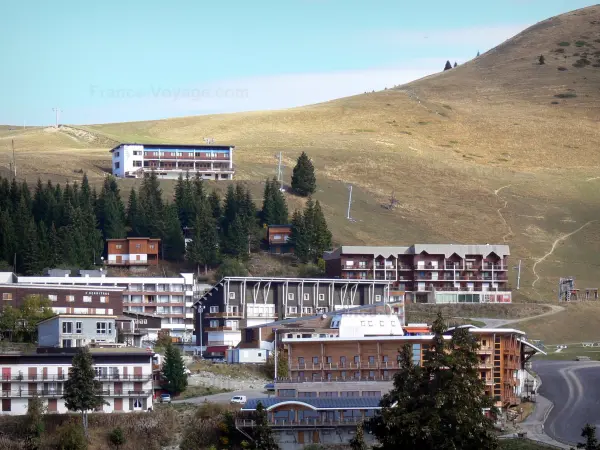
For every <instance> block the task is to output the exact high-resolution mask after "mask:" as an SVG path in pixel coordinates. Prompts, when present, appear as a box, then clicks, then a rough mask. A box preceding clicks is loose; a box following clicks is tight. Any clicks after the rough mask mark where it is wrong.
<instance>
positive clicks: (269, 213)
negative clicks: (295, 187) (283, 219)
mask: <svg viewBox="0 0 600 450" xmlns="http://www.w3.org/2000/svg"><path fill="white" fill-rule="evenodd" d="M273 216H274V202H273V184H272V183H271V180H269V179H268V178H267V181H266V183H265V190H264V193H263V206H262V209H261V211H260V218H261V221H262V223H264V224H266V225H273V224H275V222H274V219H273Z"/></svg>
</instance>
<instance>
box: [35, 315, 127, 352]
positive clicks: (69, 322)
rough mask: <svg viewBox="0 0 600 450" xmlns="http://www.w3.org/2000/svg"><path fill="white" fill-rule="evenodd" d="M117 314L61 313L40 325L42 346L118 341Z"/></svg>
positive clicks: (39, 342) (81, 344) (61, 346)
mask: <svg viewBox="0 0 600 450" xmlns="http://www.w3.org/2000/svg"><path fill="white" fill-rule="evenodd" d="M115 319H116V316H98V315H85V314H82V315H72V314H59V315H57V316H54V317H50V318H49V319H46V320H43V321H41V322H40V323H39V324H38V326H37V329H38V344H39V346H40V347H58V348H69V347H84V346H87V345H90V344H95V343H108V344H111V343H112V344H114V343H116V342H117V331H116V323H115Z"/></svg>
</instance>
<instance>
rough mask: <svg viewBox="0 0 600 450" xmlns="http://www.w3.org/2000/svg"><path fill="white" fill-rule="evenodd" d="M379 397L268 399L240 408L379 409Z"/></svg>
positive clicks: (253, 400) (255, 401)
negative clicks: (300, 406)
mask: <svg viewBox="0 0 600 450" xmlns="http://www.w3.org/2000/svg"><path fill="white" fill-rule="evenodd" d="M380 401H381V398H379V397H341V398H312V397H311V398H293V397H270V398H253V399H249V400H248V401H247V402H246V404H245V405H244V406H243V407H242V411H254V410H256V407H257V406H258V403H259V402H260V403H262V405H263V406H264V408H265V409H266V410H267V411H268V410H270V409H273V408H275V407H277V406H284V405H290V404H294V405H302V406H305V407H308V408H310V409H313V410H315V411H316V410H324V409H325V410H327V409H380V408H381V407H380V406H379V402H380Z"/></svg>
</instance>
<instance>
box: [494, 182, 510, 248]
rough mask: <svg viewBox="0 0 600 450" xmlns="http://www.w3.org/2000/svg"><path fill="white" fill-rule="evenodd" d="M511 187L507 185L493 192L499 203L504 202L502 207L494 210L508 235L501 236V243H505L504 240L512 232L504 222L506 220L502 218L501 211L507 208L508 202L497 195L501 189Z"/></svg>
mask: <svg viewBox="0 0 600 450" xmlns="http://www.w3.org/2000/svg"><path fill="white" fill-rule="evenodd" d="M510 186H511V185H510V184H507V185H506V186H502V187H501V188H498V189H496V190H495V191H494V195H495V196H496V198H497V199H498V200H499V201H501V202H504V206H501V207H500V208H498V209H497V210H496V212H497V213H498V215H499V216H500V219H501V220H502V222H503V223H504V226H505V227H506V229H507V230H508V233H506V234H505V235H504V236H502V242H506V239H507V238H508V237H509V236H512V235H513V231H512V228H511V227H510V225H509V224H508V222H507V221H506V219H505V218H504V215H503V214H502V210H503V209H505V208H506V207H507V206H508V200H505V199H504V198H502V197H500V195H498V194H499V193H500V191H501V190H502V189H506V188H509V187H510Z"/></svg>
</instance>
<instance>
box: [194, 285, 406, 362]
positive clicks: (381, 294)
mask: <svg viewBox="0 0 600 450" xmlns="http://www.w3.org/2000/svg"><path fill="white" fill-rule="evenodd" d="M391 285H392V281H377V280H340V279H326V278H277V277H225V278H223V279H222V280H221V281H220V282H219V283H217V284H216V285H215V286H213V287H212V288H211V289H210V290H208V291H206V292H205V293H204V295H202V296H201V297H200V298H199V299H198V300H197V302H196V307H197V308H199V311H200V314H198V315H197V316H196V327H195V330H196V345H198V346H199V345H201V344H202V345H206V346H208V347H209V348H210V347H225V348H226V347H228V346H236V345H238V344H239V343H240V341H241V339H242V334H241V330H242V329H246V328H251V327H255V326H259V325H263V324H267V323H271V322H274V321H277V320H285V319H293V318H302V317H312V316H317V315H323V314H328V313H330V312H333V311H342V310H346V309H351V308H355V307H357V306H363V305H372V304H375V303H393V304H394V306H395V307H396V308H397V309H398V315H399V316H400V317H402V320H404V298H403V297H402V296H401V295H399V294H398V293H396V292H394V291H392V290H391V289H390V288H391ZM200 333H202V343H201V342H200V341H201V339H200ZM208 350H209V349H208V348H207V351H208ZM219 352H221V353H222V352H224V349H223V348H219Z"/></svg>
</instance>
